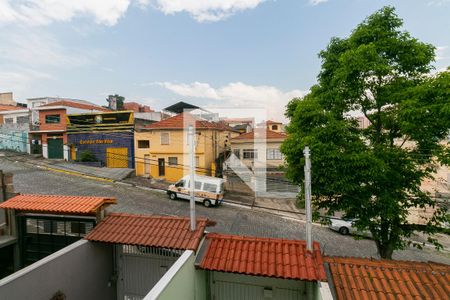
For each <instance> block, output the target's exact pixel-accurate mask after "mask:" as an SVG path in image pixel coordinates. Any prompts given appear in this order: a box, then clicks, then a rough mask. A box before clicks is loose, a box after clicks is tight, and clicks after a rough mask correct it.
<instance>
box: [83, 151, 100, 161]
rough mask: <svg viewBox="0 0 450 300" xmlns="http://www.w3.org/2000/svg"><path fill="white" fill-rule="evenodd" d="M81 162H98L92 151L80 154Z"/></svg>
mask: <svg viewBox="0 0 450 300" xmlns="http://www.w3.org/2000/svg"><path fill="white" fill-rule="evenodd" d="M80 161H82V162H94V161H97V158H96V157H95V155H94V153H92V151H90V150H85V151H82V152H81V153H80Z"/></svg>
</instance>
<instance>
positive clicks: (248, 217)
mask: <svg viewBox="0 0 450 300" xmlns="http://www.w3.org/2000/svg"><path fill="white" fill-rule="evenodd" d="M0 170H3V171H4V172H12V173H14V188H15V191H16V192H20V193H28V194H61V195H86V196H87V195H90V196H109V197H116V198H117V201H118V204H117V205H113V206H111V207H110V208H109V209H108V210H109V211H115V212H127V213H133V214H157V215H178V216H189V203H188V202H187V201H183V200H169V199H168V197H167V195H166V194H164V193H161V192H157V191H149V190H143V189H140V188H136V187H130V186H126V185H121V184H118V183H109V182H102V181H97V180H93V179H87V178H83V177H78V176H73V175H68V174H63V173H57V172H53V171H48V170H44V169H40V168H38V167H36V166H29V165H26V164H24V163H22V162H15V161H11V160H9V159H6V158H5V157H0ZM196 213H197V216H202V217H207V218H209V219H210V220H213V221H215V222H217V224H216V225H215V226H213V227H208V228H207V230H208V231H210V232H220V233H229V234H239V235H254V236H261V237H276V238H289V239H305V225H304V223H303V221H300V220H298V221H297V220H294V219H292V218H287V217H283V216H279V215H274V214H271V213H266V212H262V211H255V210H251V209H248V208H242V207H236V206H227V205H222V206H220V207H213V208H206V207H203V206H202V205H201V204H198V205H197V206H196ZM313 239H314V240H316V241H318V242H319V243H320V244H321V249H322V251H323V252H324V253H325V254H326V255H338V256H357V257H378V255H377V252H376V247H375V244H374V242H373V241H371V240H368V239H360V240H355V239H354V238H353V237H351V236H342V235H340V234H338V233H336V232H334V231H331V230H330V229H328V228H327V227H322V226H313ZM394 258H395V259H401V260H417V261H436V262H442V263H447V264H450V254H449V253H443V252H438V251H436V250H434V249H428V248H426V249H425V250H418V249H414V248H410V249H407V250H403V251H397V252H396V253H395V254H394Z"/></svg>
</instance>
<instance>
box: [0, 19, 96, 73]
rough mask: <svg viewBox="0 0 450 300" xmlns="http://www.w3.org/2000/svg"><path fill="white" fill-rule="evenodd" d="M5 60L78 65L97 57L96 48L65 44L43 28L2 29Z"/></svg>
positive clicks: (0, 51)
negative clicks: (66, 45)
mask: <svg viewBox="0 0 450 300" xmlns="http://www.w3.org/2000/svg"><path fill="white" fill-rule="evenodd" d="M0 40H2V41H5V42H4V43H0V54H1V58H2V60H1V61H2V63H9V64H11V65H20V66H26V67H33V68H42V67H59V68H68V67H77V66H81V65H86V64H88V63H90V62H91V61H93V60H94V56H95V55H96V51H89V52H88V51H81V50H77V49H74V48H65V47H63V46H62V45H61V44H60V43H59V42H58V41H57V40H56V39H55V38H54V37H53V36H52V35H50V34H48V33H46V32H43V31H41V30H31V29H29V28H28V29H14V30H3V31H0Z"/></svg>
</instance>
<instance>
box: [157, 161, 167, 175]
mask: <svg viewBox="0 0 450 300" xmlns="http://www.w3.org/2000/svg"><path fill="white" fill-rule="evenodd" d="M158 175H159V176H165V175H166V163H165V161H164V158H158Z"/></svg>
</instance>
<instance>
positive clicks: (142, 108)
mask: <svg viewBox="0 0 450 300" xmlns="http://www.w3.org/2000/svg"><path fill="white" fill-rule="evenodd" d="M123 109H124V110H132V111H134V112H153V111H154V110H152V109H151V108H150V106H148V105H143V104H140V103H137V102H125V103H124V104H123Z"/></svg>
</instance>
